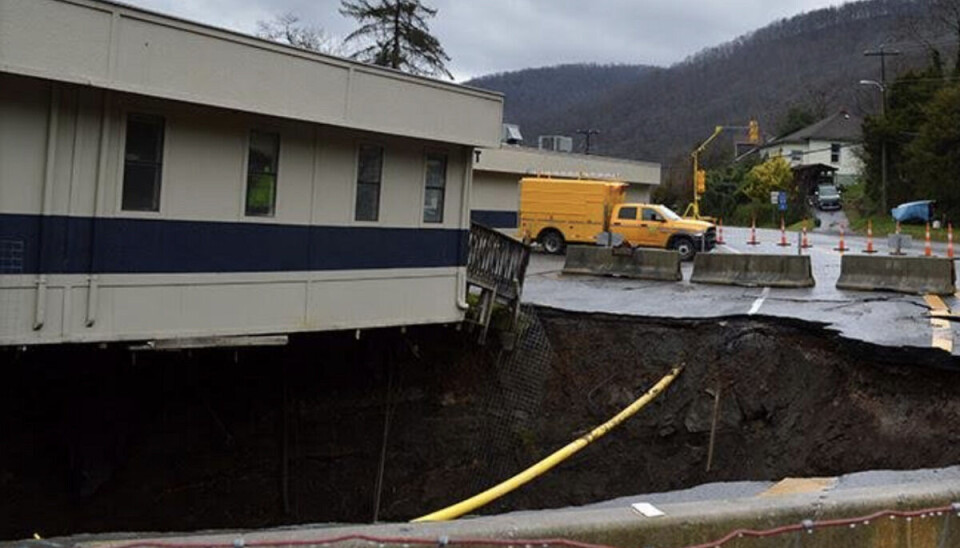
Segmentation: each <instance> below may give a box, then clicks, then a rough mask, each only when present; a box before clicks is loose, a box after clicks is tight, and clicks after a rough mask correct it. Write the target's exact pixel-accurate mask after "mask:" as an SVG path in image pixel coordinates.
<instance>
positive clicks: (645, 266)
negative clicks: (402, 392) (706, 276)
mask: <svg viewBox="0 0 960 548" xmlns="http://www.w3.org/2000/svg"><path fill="white" fill-rule="evenodd" d="M563 273H564V274H593V275H596V276H619V277H623V278H634V279H638V280H662V281H670V282H675V281H679V280H682V279H683V274H682V273H681V272H680V254H679V253H677V252H676V251H672V250H671V251H667V250H662V249H644V248H634V249H630V248H609V247H597V246H590V245H571V246H568V247H567V259H566V261H565V262H564V263H563Z"/></svg>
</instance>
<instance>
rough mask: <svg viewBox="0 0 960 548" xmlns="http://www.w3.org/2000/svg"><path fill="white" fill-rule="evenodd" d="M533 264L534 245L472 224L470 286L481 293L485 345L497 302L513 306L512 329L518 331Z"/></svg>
mask: <svg viewBox="0 0 960 548" xmlns="http://www.w3.org/2000/svg"><path fill="white" fill-rule="evenodd" d="M529 264H530V246H528V245H526V244H524V243H523V242H520V241H519V240H515V239H514V238H511V237H509V236H506V235H504V234H501V233H500V232H497V231H496V230H494V229H492V228H489V227H486V226H484V225H482V224H480V223H470V255H469V257H468V258H467V284H468V285H473V286H476V287H479V288H480V290H481V291H480V308H479V311H478V314H477V318H476V319H475V320H474V321H475V322H476V323H478V324H480V325H482V326H483V331H482V332H481V335H480V341H481V342H483V341H484V339H485V338H486V335H487V330H488V329H489V327H490V318H491V316H492V314H493V306H494V304H495V303H496V302H497V300H500V301H504V302H505V304H506V305H507V306H508V307H510V309H511V311H512V313H513V322H512V327H511V330H514V329H515V328H516V325H517V319H518V318H519V315H520V296H521V295H522V293H523V281H524V278H525V277H526V274H527V265H529Z"/></svg>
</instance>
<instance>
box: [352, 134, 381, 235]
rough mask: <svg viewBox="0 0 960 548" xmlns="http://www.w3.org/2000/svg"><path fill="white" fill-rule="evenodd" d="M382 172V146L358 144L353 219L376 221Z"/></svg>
mask: <svg viewBox="0 0 960 548" xmlns="http://www.w3.org/2000/svg"><path fill="white" fill-rule="evenodd" d="M382 174H383V148H382V147H378V146H374V145H360V152H359V154H358V155H357V203H356V207H355V210H354V211H355V213H354V219H356V220H357V221H376V220H377V219H379V218H380V180H381V177H382Z"/></svg>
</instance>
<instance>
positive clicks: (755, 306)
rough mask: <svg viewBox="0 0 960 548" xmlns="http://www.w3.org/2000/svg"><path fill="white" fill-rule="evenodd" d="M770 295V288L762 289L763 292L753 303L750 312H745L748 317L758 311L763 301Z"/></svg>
mask: <svg viewBox="0 0 960 548" xmlns="http://www.w3.org/2000/svg"><path fill="white" fill-rule="evenodd" d="M768 295H770V288H769V287H764V288H763V291H761V292H760V296H759V297H757V300H755V301H753V306H751V307H750V312H747V315H748V316H753V315H754V314H756V313H757V312H759V311H760V307H761V306H763V301H765V300H767V296H768Z"/></svg>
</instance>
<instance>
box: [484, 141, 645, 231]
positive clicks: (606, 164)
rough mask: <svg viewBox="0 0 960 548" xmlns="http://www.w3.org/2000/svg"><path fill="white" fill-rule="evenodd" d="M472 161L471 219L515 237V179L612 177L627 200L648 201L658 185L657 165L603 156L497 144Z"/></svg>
mask: <svg viewBox="0 0 960 548" xmlns="http://www.w3.org/2000/svg"><path fill="white" fill-rule="evenodd" d="M477 153H478V156H477V159H476V162H475V163H474V174H473V195H472V198H471V209H472V210H473V211H472V218H473V220H474V221H477V222H479V223H483V224H485V225H487V226H490V227H492V228H497V229H500V230H502V231H504V232H507V233H510V234H514V233H515V232H516V228H517V226H518V210H519V208H520V179H522V178H523V177H530V176H537V175H543V176H551V177H563V178H581V179H612V180H617V181H623V182H625V183H629V184H630V187H629V189H628V191H627V199H628V200H630V201H634V202H648V201H650V192H651V190H652V189H653V188H654V187H655V186H657V185H659V184H660V164H657V163H654V162H638V161H633V160H624V159H620V158H609V157H605V156H595V155H585V154H574V153H569V152H554V151H549V150H540V149H536V148H529V147H520V146H513V145H506V144H505V145H502V146H500V147H497V148H490V149H483V150H478V151H477Z"/></svg>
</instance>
